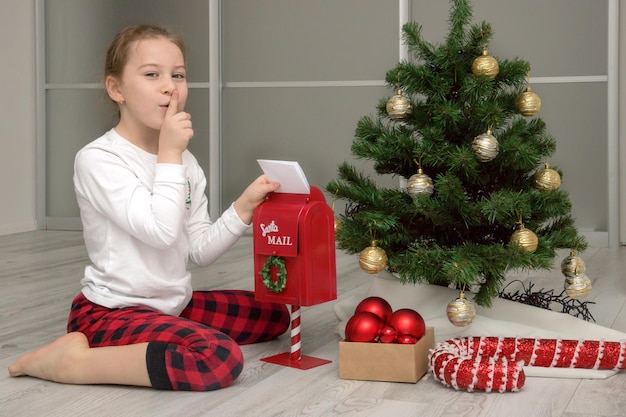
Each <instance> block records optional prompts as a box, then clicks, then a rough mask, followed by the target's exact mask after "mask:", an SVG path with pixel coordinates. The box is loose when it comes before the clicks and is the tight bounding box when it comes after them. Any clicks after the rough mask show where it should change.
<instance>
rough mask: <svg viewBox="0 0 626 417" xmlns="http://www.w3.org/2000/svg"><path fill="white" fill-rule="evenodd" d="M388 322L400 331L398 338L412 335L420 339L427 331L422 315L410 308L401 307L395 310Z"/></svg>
mask: <svg viewBox="0 0 626 417" xmlns="http://www.w3.org/2000/svg"><path fill="white" fill-rule="evenodd" d="M387 324H388V325H390V326H393V327H394V328H395V329H396V332H398V339H400V338H401V337H402V336H405V335H410V336H413V337H414V338H415V339H416V340H419V339H420V338H421V337H422V336H424V334H425V333H426V323H424V319H423V318H422V316H421V315H420V314H419V313H418V312H417V311H415V310H412V309H410V308H401V309H400V310H396V311H394V312H393V314H392V315H391V317H389V320H387Z"/></svg>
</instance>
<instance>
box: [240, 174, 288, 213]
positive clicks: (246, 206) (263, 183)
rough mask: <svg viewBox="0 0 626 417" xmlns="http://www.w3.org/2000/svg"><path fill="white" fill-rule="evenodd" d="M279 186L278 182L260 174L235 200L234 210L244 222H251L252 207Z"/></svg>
mask: <svg viewBox="0 0 626 417" xmlns="http://www.w3.org/2000/svg"><path fill="white" fill-rule="evenodd" d="M278 187H280V184H279V183H278V182H275V181H274V182H271V181H270V180H269V179H268V178H267V177H266V176H265V175H261V176H260V177H258V178H257V179H256V180H254V181H253V182H252V184H250V185H249V186H248V188H246V189H245V190H244V192H243V193H242V194H241V196H239V198H238V199H237V200H235V211H236V212H237V214H238V215H239V218H240V219H241V220H242V221H243V222H244V223H246V224H250V223H252V216H253V214H254V209H255V208H257V206H258V205H259V204H261V203H262V202H263V201H265V197H266V196H267V195H268V194H269V193H271V192H274V191H276V190H277V189H278Z"/></svg>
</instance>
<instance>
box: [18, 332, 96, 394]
mask: <svg viewBox="0 0 626 417" xmlns="http://www.w3.org/2000/svg"><path fill="white" fill-rule="evenodd" d="M88 350H89V342H88V341H87V337H86V336H85V335H84V334H82V333H68V334H66V335H64V336H61V337H60V338H58V339H57V340H55V341H54V342H52V343H50V344H49V345H47V346H44V347H42V348H40V349H38V350H35V351H33V352H29V353H27V354H25V355H24V356H21V357H20V358H18V359H17V360H16V361H15V362H13V363H12V364H11V365H10V366H9V375H11V376H14V377H17V376H26V375H28V376H32V377H36V378H41V379H46V380H49V381H55V382H64V383H76V382H78V381H76V380H75V379H74V376H75V375H74V373H73V372H72V371H71V370H72V369H73V368H74V367H76V366H77V365H78V359H79V358H80V357H81V354H83V353H85V352H87V351H88Z"/></svg>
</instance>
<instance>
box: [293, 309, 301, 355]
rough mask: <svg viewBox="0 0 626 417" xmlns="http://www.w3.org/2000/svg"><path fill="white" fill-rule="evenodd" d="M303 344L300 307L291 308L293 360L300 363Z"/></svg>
mask: <svg viewBox="0 0 626 417" xmlns="http://www.w3.org/2000/svg"><path fill="white" fill-rule="evenodd" d="M301 348H302V343H301V341H300V306H296V305H292V306H291V360H292V361H299V360H300V359H301V358H302V351H301Z"/></svg>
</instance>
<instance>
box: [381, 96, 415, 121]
mask: <svg viewBox="0 0 626 417" xmlns="http://www.w3.org/2000/svg"><path fill="white" fill-rule="evenodd" d="M386 109H387V114H388V115H389V117H391V118H392V119H404V118H405V117H406V116H408V115H410V114H411V113H413V106H411V101H410V100H409V99H408V98H406V97H405V96H403V95H402V90H398V91H397V94H396V95H395V96H393V97H391V98H390V99H389V100H388V101H387V107H386Z"/></svg>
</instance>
